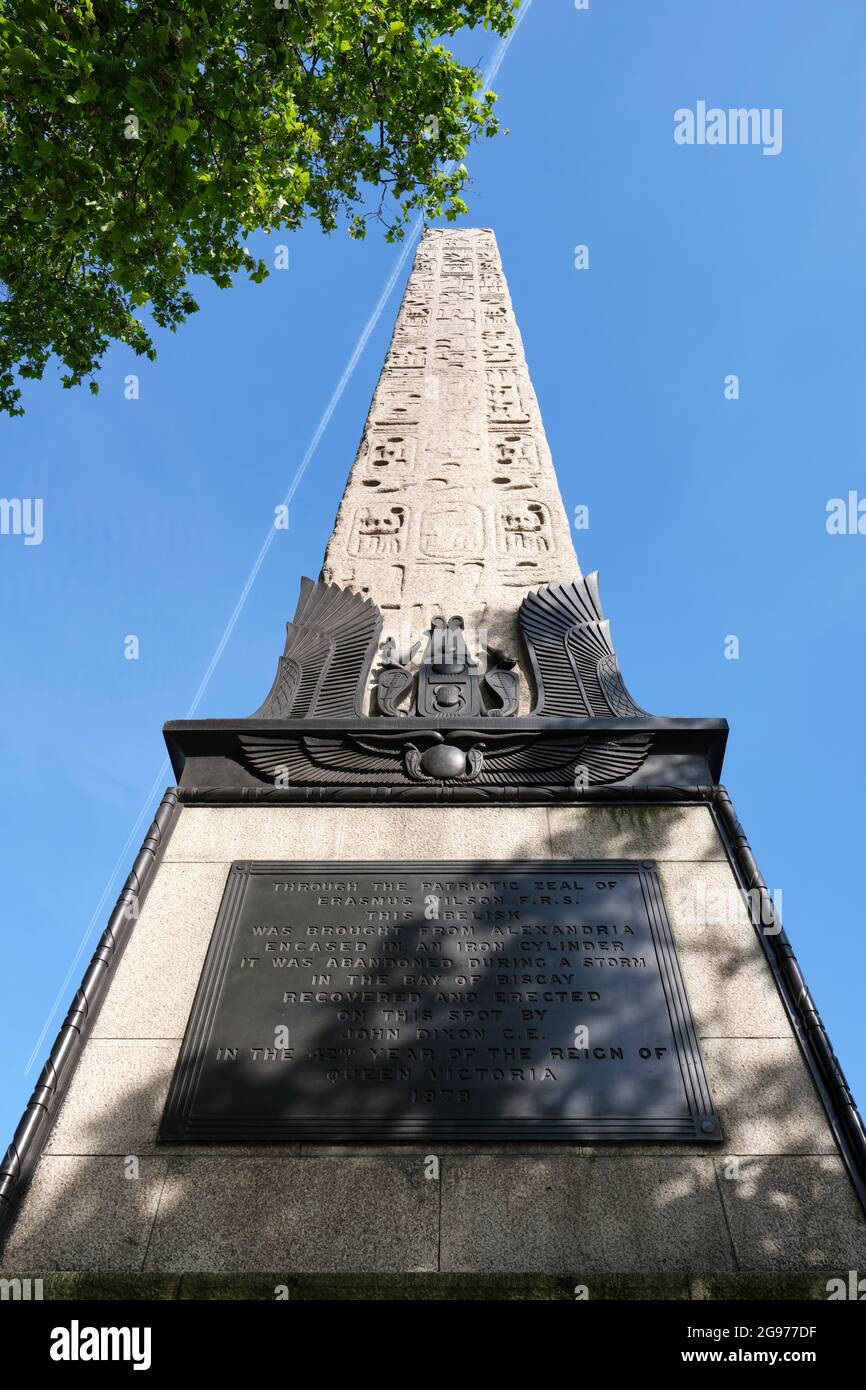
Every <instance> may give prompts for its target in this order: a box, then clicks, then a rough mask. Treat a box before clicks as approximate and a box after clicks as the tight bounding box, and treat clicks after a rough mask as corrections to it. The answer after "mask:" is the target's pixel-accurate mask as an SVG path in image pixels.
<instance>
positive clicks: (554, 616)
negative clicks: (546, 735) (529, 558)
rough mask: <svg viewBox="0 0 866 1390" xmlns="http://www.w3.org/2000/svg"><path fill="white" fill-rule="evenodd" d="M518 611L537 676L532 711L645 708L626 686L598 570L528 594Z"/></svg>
mask: <svg viewBox="0 0 866 1390" xmlns="http://www.w3.org/2000/svg"><path fill="white" fill-rule="evenodd" d="M519 616H520V629H521V632H522V633H523V639H524V641H525V643H526V646H527V648H528V650H529V659H530V662H531V665H532V674H533V676H534V677H535V688H536V703H535V708H534V709H533V711H532V713H533V714H545V715H552V716H559V717H560V718H568V717H571V718H578V719H590V718H593V717H602V718H609V717H610V716H611V715H614V716H616V717H617V718H634V717H636V716H640V715H645V714H646V710H644V709H641V707H640V705H638V704H636V703H635V701H634V700H633V699H632V698H631V696H630V695H629V693H628V691H627V690H626V687H625V682H624V681H623V678H622V673H621V671H620V669H619V662H618V661H617V659H616V652H615V651H614V647H613V642H612V641H611V636H610V623H609V622H608V621H607V619H606V618H605V616H604V610H603V608H602V606H601V598H600V597H599V592H598V575H597V574H589V575H587V576H586V578H585V579H576V580H574V581H573V583H571V584H548V585H546V586H545V587H544V588H542V589H537V590H536V591H535V592H533V593H530V594H527V595H526V598H525V599H524V600H523V603H522V604H521V605H520V615H519Z"/></svg>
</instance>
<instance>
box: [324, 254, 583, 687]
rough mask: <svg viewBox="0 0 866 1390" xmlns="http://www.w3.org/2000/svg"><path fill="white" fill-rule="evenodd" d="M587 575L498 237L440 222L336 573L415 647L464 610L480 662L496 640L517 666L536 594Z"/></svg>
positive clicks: (344, 507) (380, 397)
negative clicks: (523, 607) (523, 616)
mask: <svg viewBox="0 0 866 1390" xmlns="http://www.w3.org/2000/svg"><path fill="white" fill-rule="evenodd" d="M579 577H580V570H579V568H578V563H577V557H576V556H575V553H574V546H573V544H572V540H571V528H570V526H569V522H568V518H567V516H566V514H565V509H564V507H563V504H562V499H561V497H560V493H559V487H558V485H557V481H556V475H555V473H554V470H553V461H552V459H551V456H550V449H549V447H548V443H547V439H546V436H545V433H544V426H543V424H542V420H541V413H540V411H539V409H538V401H537V399H536V396H535V391H534V390H533V387H532V382H531V380H530V377H529V371H528V368H527V365H526V356H525V353H524V351H523V344H522V341H521V338H520V332H519V330H518V327H517V322H516V319H515V317H514V310H513V308H512V304H511V298H510V296H509V293H508V286H507V284H506V281H505V276H504V275H503V272H502V263H501V260H500V257H499V250H498V248H497V245H496V238H495V237H494V235H493V233H492V231H490V230H489V229H486V228H465V229H464V228H461V229H456V228H455V229H450V228H448V229H444V230H443V229H441V228H432V229H430V230H429V231H427V232H425V234H424V237H423V239H422V242H421V245H420V247H419V249H418V252H417V255H416V257H415V264H414V266H413V269H412V273H411V275H410V276H409V280H408V283H407V286H406V291H405V294H404V296H403V302H402V304H401V306H400V312H399V314H398V316H397V322H396V326H395V328H394V335H393V338H392V340H391V345H390V348H389V350H388V354H387V357H386V359H385V365H384V367H383V369H382V373H381V375H380V377H379V382H378V385H377V387H376V390H375V393H374V396H373V401H372V404H371V406H370V412H369V415H368V416H367V421H366V424H365V427H364V433H363V436H362V439H361V443H360V446H359V449H358V454H357V458H356V460H355V464H354V467H353V468H352V471H351V474H350V476H349V480H348V483H347V485H346V490H345V493H344V495H343V500H342V502H341V504H340V509H339V512H338V514H337V519H336V523H335V526H334V532H333V535H332V537H331V540H330V543H329V545H328V549H327V554H326V556H325V566H324V578H325V579H327V580H329V581H332V582H334V583H337V584H340V585H348V586H350V587H351V588H353V589H356V590H357V591H358V592H360V593H364V594H369V595H370V596H371V597H372V598H373V599H375V601H376V603H378V605H379V607H380V608H381V609H382V612H383V615H384V619H385V628H384V632H383V636H384V637H385V638H388V637H394V638H395V640H396V641H397V644H398V647H399V648H400V650H401V651H402V652H407V651H408V649H409V647H410V646H411V644H412V642H415V641H418V640H419V639H420V638H421V636H422V633H423V631H424V629H425V628H426V627H427V626H428V625H429V623H430V619H431V617H432V616H433V615H434V614H436V613H441V614H442V615H443V616H444V617H446V618H449V617H452V616H453V615H454V614H460V615H461V616H462V617H463V618H464V619H465V622H466V630H467V637H468V641H469V646H470V649H472V650H474V651H475V652H476V654H478V647H479V646H480V645H483V643H482V642H479V640H478V639H479V637H481V636H483V633H484V632H486V633H487V635H488V636H489V639H490V641H491V642H492V643H493V644H495V645H496V646H497V647H504V648H506V649H508V650H510V651H511V653H512V655H513V656H514V657H516V658H518V659H520V658H521V657H522V653H521V650H520V646H519V642H518V639H517V623H516V618H517V609H518V607H519V604H520V600H521V599H522V597H523V595H524V593H525V592H526V590H527V589H529V588H533V587H535V586H537V585H539V584H545V583H550V582H552V581H566V582H567V581H570V580H572V579H577V578H579ZM524 676H525V677H528V672H527V671H526V670H525V668H524ZM527 704H528V685H527V680H526V679H524V682H523V707H524V708H525V707H526V706H527Z"/></svg>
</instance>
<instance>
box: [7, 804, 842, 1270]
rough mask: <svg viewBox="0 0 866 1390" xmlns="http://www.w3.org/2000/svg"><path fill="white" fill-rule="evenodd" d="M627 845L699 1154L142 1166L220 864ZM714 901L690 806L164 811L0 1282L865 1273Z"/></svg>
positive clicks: (400, 1156)
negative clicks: (709, 1092)
mask: <svg viewBox="0 0 866 1390" xmlns="http://www.w3.org/2000/svg"><path fill="white" fill-rule="evenodd" d="M642 845H647V846H649V847H650V850H651V852H652V854H653V856H654V857H656V858H657V859H658V860H659V865H660V870H661V879H662V884H663V889H664V893H665V898H666V902H667V907H668V912H669V915H670V919H671V923H672V928H673V932H674V937H675V940H676V942H677V947H678V950H679V953H680V959H681V962H682V966H683V971H684V975H685V978H686V985H687V989H688V992H689V996H690V1000H691V1004H692V1009H693V1013H694V1015H695V1021H696V1024H697V1029H698V1034H699V1037H700V1041H701V1049H702V1051H703V1054H704V1059H705V1063H706V1066H707V1070H708V1074H709V1077H710V1082H711V1085H712V1088H713V1094H714V1099H715V1101H716V1104H717V1106H718V1108H719V1112H720V1115H721V1120H722V1125H723V1129H724V1134H725V1142H724V1145H723V1146H722V1149H721V1150H718V1149H714V1150H707V1149H702V1148H701V1146H700V1145H699V1144H693V1145H668V1146H664V1145H653V1146H650V1145H628V1146H616V1145H595V1146H584V1147H581V1146H579V1145H569V1144H567V1143H566V1144H562V1143H553V1144H540V1143H539V1144H498V1145H485V1144H483V1143H470V1144H456V1143H451V1144H442V1145H438V1146H436V1147H435V1152H436V1153H437V1154H438V1155H439V1156H440V1177H439V1180H438V1182H437V1181H435V1180H434V1181H430V1180H428V1179H427V1178H426V1177H425V1164H424V1159H425V1157H426V1156H427V1154H428V1153H429V1152H430V1151H431V1146H430V1144H408V1145H397V1144H392V1145H371V1144H369V1143H367V1144H363V1145H348V1146H339V1145H313V1144H304V1145H297V1144H292V1145H284V1146H267V1147H259V1148H257V1147H254V1146H251V1147H247V1148H243V1147H241V1148H238V1147H233V1146H230V1145H223V1146H215V1147H211V1146H207V1147H205V1146H200V1147H192V1148H190V1147H189V1146H170V1147H166V1146H160V1147H157V1145H156V1142H155V1139H156V1129H157V1125H158V1121H159V1117H160V1114H161V1111H162V1107H163V1105H164V1102H165V1097H166V1094H167V1090H168V1085H169V1081H170V1078H171V1074H172V1071H173V1067H174V1063H175V1060H176V1057H177V1053H178V1050H179V1047H180V1041H181V1038H182V1035H183V1031H184V1028H185V1025H186V1020H187V1017H188V1014H189V1010H190V1007H191V1005H192V999H193V995H194V993H195V988H196V984H197V980H198V974H199V971H200V968H201V964H202V961H203V959H204V954H205V951H206V949H207V944H208V940H209V937H210V930H211V927H212V924H213V920H214V917H215V914H216V909H217V906H218V903H219V899H220V895H221V892H222V887H223V884H224V882H225V878H226V875H227V873H228V868H229V864H230V862H231V860H232V859H233V858H246V857H248V856H251V855H252V854H253V853H254V852H256V851H257V853H256V857H275V858H279V857H285V858H299V859H305V858H309V859H313V858H315V859H326V860H327V859H342V858H352V857H361V856H363V857H369V856H375V855H382V856H383V857H386V856H387V857H391V856H400V855H403V856H406V857H409V856H413V857H414V856H417V857H420V858H423V857H426V856H428V855H429V856H430V857H439V856H441V857H445V858H462V857H473V858H474V857H478V858H483V857H485V856H495V857H504V858H507V857H528V856H535V855H538V856H541V857H564V856H565V855H578V854H579V855H582V856H587V857H589V856H604V855H610V856H620V855H628V856H629V857H632V856H635V857H636V856H637V855H639V854H640V847H641V846H642ZM734 887H735V884H734V879H733V875H732V872H731V869H730V867H729V865H728V863H727V861H726V860H725V859H724V858H723V847H722V845H721V841H720V840H719V837H718V834H717V832H716V830H715V826H714V824H713V821H712V818H711V816H710V814H709V812H708V811H707V810H706V809H705V808H703V807H677V806H670V807H665V806H654V807H644V808H639V809H635V808H618V809H617V810H616V811H615V812H614V811H612V810H611V808H606V807H576V808H574V809H573V810H570V809H568V808H561V807H559V808H555V809H551V810H550V811H548V810H546V809H544V808H538V807H528V808H525V809H519V808H509V809H505V810H494V809H489V808H482V807H479V808H472V807H462V808H459V809H454V810H452V809H449V811H448V813H447V814H443V812H442V811H441V810H437V809H435V808H421V807H419V808H414V809H411V808H399V809H398V808H385V807H383V808H370V809H369V810H361V809H359V808H330V809H328V810H327V811H326V810H324V809H322V810H319V809H317V810H315V811H309V810H307V809H304V808H300V807H297V808H296V807H272V808H267V809H266V808H262V807H250V808H237V807H235V808H207V809H205V808H186V809H184V810H183V811H182V812H181V814H180V819H179V822H178V824H177V827H176V829H175V831H174V833H173V835H172V838H171V840H170V842H169V846H168V849H167V852H166V857H165V859H164V861H163V863H162V865H161V866H160V868H159V869H158V871H157V877H156V880H155V882H154V885H153V887H152V890H151V892H150V895H149V897H148V899H147V901H146V903H145V905H144V907H143V909H142V912H141V916H140V918H139V920H138V921H137V922H136V925H135V928H134V931H133V935H132V940H131V942H130V945H129V947H128V949H127V951H126V954H125V956H124V958H123V960H122V961H121V963H120V965H119V967H118V970H117V975H116V978H115V980H114V982H113V984H112V987H111V989H110V991H109V994H108V997H107V1000H106V1003H105V1006H104V1008H103V1010H102V1013H101V1015H100V1018H99V1020H98V1022H97V1025H96V1027H95V1029H94V1033H93V1036H92V1037H91V1040H90V1041H89V1043H88V1044H87V1047H86V1049H85V1052H84V1055H83V1058H82V1061H81V1063H80V1065H79V1068H78V1071H77V1074H76V1076H75V1079H74V1081H73V1083H72V1086H71V1088H70V1091H69V1094H68V1096H67V1099H66V1101H65V1104H64V1106H63V1107H62V1109H61V1113H60V1116H59V1119H58V1121H57V1124H56V1126H55V1128H54V1131H53V1134H52V1136H51V1139H50V1142H49V1145H48V1148H47V1150H46V1154H45V1156H44V1158H43V1159H42V1161H41V1163H40V1165H39V1167H38V1169H37V1172H36V1175H35V1178H34V1182H33V1185H32V1188H31V1191H30V1193H29V1196H28V1199H27V1201H26V1203H25V1205H24V1207H23V1211H22V1213H21V1216H20V1218H19V1220H18V1222H17V1224H16V1227H15V1228H14V1229H13V1232H12V1235H11V1238H10V1240H9V1243H8V1246H7V1249H6V1251H5V1254H4V1258H3V1267H4V1268H6V1269H15V1270H19V1271H21V1270H43V1271H45V1270H52V1269H54V1270H65V1271H76V1270H78V1271H91V1272H93V1273H96V1272H99V1271H102V1272H111V1271H114V1272H117V1273H118V1274H120V1273H122V1272H124V1271H126V1272H134V1271H139V1272H140V1273H141V1274H142V1275H144V1274H146V1275H147V1276H148V1277H150V1276H155V1275H157V1274H161V1273H165V1274H168V1273H172V1274H180V1273H186V1274H189V1275H192V1274H194V1273H196V1272H198V1273H207V1272H217V1271H223V1274H224V1275H227V1274H228V1273H229V1272H231V1271H234V1272H236V1273H237V1274H238V1275H240V1274H241V1273H243V1272H244V1271H248V1272H250V1271H251V1272H255V1271H260V1272H263V1271H268V1270H274V1269H275V1268H276V1269H277V1270H280V1269H284V1270H285V1272H286V1275H287V1276H288V1275H289V1274H302V1273H305V1272H306V1273H309V1274H310V1275H312V1274H314V1273H315V1272H316V1271H320V1272H326V1271H331V1272H334V1273H335V1274H337V1273H340V1274H341V1275H344V1276H346V1277H348V1276H349V1275H350V1274H352V1273H353V1272H355V1273H363V1272H365V1271H366V1272H368V1273H370V1274H371V1275H372V1274H373V1273H377V1272H378V1273H381V1274H383V1275H384V1274H386V1273H391V1274H396V1273H397V1272H399V1271H404V1272H407V1273H409V1272H411V1271H415V1272H424V1271H427V1272H428V1273H429V1274H431V1275H434V1274H436V1273H441V1274H443V1275H444V1274H446V1273H448V1272H450V1273H451V1274H453V1275H458V1274H459V1275H461V1276H466V1277H470V1276H471V1277H472V1278H477V1279H481V1278H482V1277H488V1276H497V1277H498V1276H503V1277H504V1276H506V1275H510V1276H514V1277H515V1278H516V1277H517V1276H518V1275H519V1276H521V1278H522V1277H523V1276H528V1275H538V1276H539V1277H541V1276H545V1277H549V1276H553V1275H559V1274H566V1273H567V1274H568V1275H569V1276H571V1275H573V1276H574V1278H575V1280H578V1279H581V1278H583V1279H585V1280H587V1281H589V1283H590V1285H591V1284H592V1279H593V1278H594V1277H595V1278H596V1279H597V1280H598V1281H601V1283H600V1284H599V1289H601V1288H602V1287H603V1288H607V1287H608V1286H607V1284H606V1283H604V1280H606V1279H608V1278H609V1277H613V1276H616V1277H617V1278H620V1277H621V1278H624V1279H626V1280H628V1279H631V1280H632V1281H633V1286H634V1288H637V1287H638V1284H640V1280H641V1279H644V1280H650V1279H652V1277H653V1276H654V1275H655V1276H657V1278H658V1280H659V1281H660V1282H659V1284H658V1288H659V1290H661V1291H662V1292H664V1291H665V1290H667V1293H668V1294H669V1296H672V1297H701V1296H718V1294H717V1293H714V1290H718V1289H720V1288H721V1287H722V1286H721V1285H717V1284H716V1283H714V1282H713V1280H714V1279H721V1278H722V1277H723V1276H724V1277H725V1278H729V1279H733V1280H737V1279H741V1278H742V1277H744V1272H750V1271H751V1272H752V1273H754V1275H755V1277H756V1278H757V1277H758V1276H759V1274H760V1275H761V1277H763V1276H764V1275H766V1276H767V1277H769V1275H770V1274H773V1273H774V1274H776V1275H778V1276H779V1277H782V1276H783V1275H784V1276H785V1277H788V1276H790V1277H794V1276H797V1277H799V1276H800V1275H803V1274H804V1272H808V1271H814V1272H815V1273H816V1277H817V1273H818V1272H820V1271H823V1270H825V1269H829V1270H830V1271H831V1272H833V1271H834V1270H837V1269H841V1270H842V1272H843V1273H844V1271H846V1270H848V1269H849V1268H856V1267H860V1268H866V1225H864V1222H863V1218H862V1215H861V1213H860V1210H859V1207H858V1204H857V1201H856V1198H855V1196H854V1193H853V1190H852V1188H851V1186H850V1183H849V1181H848V1178H847V1176H846V1174H845V1172H844V1168H843V1165H842V1163H841V1160H840V1159H839V1157H838V1153H837V1150H836V1145H835V1142H834V1139H833V1136H832V1133H831V1131H830V1128H829V1125H828V1122H827V1119H826V1115H825V1112H824V1110H823V1107H822V1106H821V1104H820V1102H819V1099H818V1096H817V1093H816V1091H815V1088H814V1085H813V1083H812V1081H811V1078H810V1076H809V1073H808V1071H807V1068H806V1065H805V1062H804V1060H803V1057H802V1054H801V1051H800V1047H799V1043H798V1042H797V1041H796V1039H795V1037H794V1036H793V1034H792V1032H791V1029H790V1025H789V1023H788V1019H787V1015H786V1013H785V1010H784V1008H783V1007H782V1004H781V1000H780V998H779V995H778V992H777V990H776V986H775V983H774V980H773V977H772V974H771V972H770V970H769V967H768V966H767V963H766V960H765V957H764V954H763V951H762V948H761V945H760V942H759V940H758V938H757V936H756V933H755V928H754V927H753V926H752V924H751V922H750V921H749V918H748V915H747V913H746V912H745V909H744V908H743V905H742V903H741V902H740V901H739V899H738V898H737V896H736V893H735V892H730V893H729V892H728V890H729V889H733V888H734ZM131 1158H133V1159H137V1160H138V1169H137V1171H138V1176H137V1177H130V1176H128V1173H129V1171H130V1159H131ZM601 1214H603V1217H604V1219H603V1220H601V1219H600V1216H601ZM762 1272H763V1274H762ZM677 1279H681V1280H682V1281H684V1282H683V1283H682V1287H680V1285H679V1284H676V1280H677ZM695 1279H697V1280H698V1282H697V1283H696V1284H695V1286H694V1288H692V1281H694V1280H695ZM635 1280H637V1281H638V1283H637V1284H634V1281H635ZM671 1280H673V1281H674V1283H673V1284H672V1283H671V1282H670V1281H671ZM701 1280H703V1281H704V1282H703V1283H701V1282H700V1281H701ZM665 1281H667V1282H665ZM518 1285H519V1287H521V1288H523V1287H524V1285H523V1284H520V1281H519V1280H518ZM518 1285H515V1286H514V1287H515V1289H516V1288H517V1287H518ZM525 1287H526V1289H527V1290H528V1289H529V1288H530V1285H528V1284H527V1285H526V1286H525ZM532 1287H534V1286H532ZM539 1287H540V1286H539ZM545 1287H546V1286H545ZM617 1287H618V1286H617ZM629 1287H632V1285H629ZM651 1287H652V1285H647V1284H640V1288H642V1289H644V1290H646V1289H647V1288H651ZM725 1287H728V1288H730V1287H732V1286H731V1285H726V1286H725ZM761 1287H762V1288H763V1287H764V1286H763V1285H761ZM810 1287H811V1285H810ZM817 1287H818V1286H817V1285H816V1288H817ZM677 1290H679V1292H678V1291H677ZM178 1296H179V1295H178ZM189 1296H198V1295H195V1294H192V1295H189ZM263 1296H267V1294H265V1295H263ZM310 1296H313V1295H310ZM347 1296H349V1295H347ZM356 1296H358V1295H356ZM395 1296H396V1295H395ZM502 1296H505V1297H508V1296H521V1295H519V1294H517V1293H513V1294H511V1295H509V1293H508V1292H507V1286H506V1288H505V1290H504V1292H503V1294H502ZM526 1296H529V1297H535V1296H545V1297H548V1296H555V1295H554V1294H553V1293H551V1292H550V1291H548V1292H547V1293H545V1294H537V1293H536V1294H533V1293H531V1292H527V1293H526ZM598 1296H609V1295H607V1294H602V1293H601V1292H599V1294H598ZM610 1296H617V1295H610ZM622 1296H627V1295H622ZM633 1296H641V1295H640V1294H634V1295H633ZM643 1296H648V1295H646V1293H644V1295H643ZM744 1296H750V1295H748V1294H746V1295H744ZM761 1296H766V1295H765V1294H761ZM815 1296H820V1293H816V1294H815Z"/></svg>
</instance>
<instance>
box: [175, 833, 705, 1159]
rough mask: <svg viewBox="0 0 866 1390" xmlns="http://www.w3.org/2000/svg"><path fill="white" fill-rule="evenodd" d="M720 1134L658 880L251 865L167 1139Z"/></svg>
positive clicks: (230, 899)
mask: <svg viewBox="0 0 866 1390" xmlns="http://www.w3.org/2000/svg"><path fill="white" fill-rule="evenodd" d="M426 1137H430V1138H438V1139H443V1140H446V1139H451V1140H456V1139H471V1140H479V1139H568V1140H587V1141H599V1140H638V1139H640V1140H666V1141H670V1140H692V1141H694V1140H696V1139H698V1140H704V1141H713V1140H720V1139H721V1131H720V1128H719V1122H718V1118H717V1116H716V1114H715V1112H714V1109H713V1104H712V1100H711V1098H710V1093H709V1088H708V1085H707V1079H706V1075H705V1073H704V1067H703V1062H702V1060H701V1055H700V1050H699V1048H698V1041H697V1037H696V1034H695V1027H694V1022H693V1020H692V1016H691V1011H690V1009H689V1004H688V999H687V997H686V992H685V987H684V984H683V979H682V975H681V973H680V968H679V962H678V960H677V954H676V949H675V946H674V942H673V938H672V936H671V930H670V925H669V923H668V919H667V914H666V912H665V907H664V902H663V900H662V895H661V890H660V886H659V879H658V873H657V870H656V866H655V864H654V863H652V862H647V861H634V860H612V859H611V860H577V861H570V860H569V861H557V860H547V861H531V862H527V861H522V862H513V861H504V862H495V863H442V862H439V863H419V862H413V863H369V862H365V863H315V864H311V863H309V862H303V863H263V862H262V863H258V862H253V863H236V864H233V865H232V868H231V871H230V873H229V877H228V882H227V885H226V889H225V894H224V896H223V901H222V905H221V908H220V912H219V916H218V918H217V922H216V927H215V929H214V933H213V937H212V939H211V943H210V947H209V950H208V954H207V958H206V961H205V965H204V970H203V972H202V976H201V980H200V982H199V987H198V992H197V994H196V998H195V1002H194V1004H193V1009H192V1013H191V1015H190V1019H189V1023H188V1025H187V1029H186V1035H185V1037H184V1040H183V1046H182V1048H181V1053H180V1058H179V1061H178V1065H177V1069H176V1071H175V1075H174V1079H173V1082H172V1086H171V1091H170V1093H169V1098H168V1102H167V1105H166V1109H165V1113H164V1115H163V1119H162V1126H161V1130H160V1139H162V1140H164V1141H171V1142H175V1143H176V1142H177V1141H178V1140H190V1141H195V1142H208V1141H213V1142H223V1143H224V1142H226V1141H230V1140H238V1141H243V1142H247V1143H248V1142H250V1141H256V1140H260V1141H262V1142H268V1143H274V1142H279V1141H281V1140H298V1139H307V1140H323V1141H328V1140H353V1139H354V1140H373V1139H376V1140H393V1139H415V1138H426Z"/></svg>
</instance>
